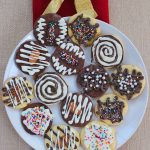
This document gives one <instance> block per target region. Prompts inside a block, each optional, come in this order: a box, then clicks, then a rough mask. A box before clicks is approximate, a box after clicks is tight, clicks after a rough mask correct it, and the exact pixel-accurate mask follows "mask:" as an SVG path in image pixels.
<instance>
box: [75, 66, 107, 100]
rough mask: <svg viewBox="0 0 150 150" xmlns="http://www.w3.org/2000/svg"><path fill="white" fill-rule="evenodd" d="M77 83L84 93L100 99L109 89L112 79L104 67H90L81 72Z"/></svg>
mask: <svg viewBox="0 0 150 150" xmlns="http://www.w3.org/2000/svg"><path fill="white" fill-rule="evenodd" d="M77 82H78V84H79V85H81V87H82V88H83V91H84V93H86V94H87V95H89V96H91V97H99V96H101V95H102V94H104V93H105V92H106V91H107V89H108V88H109V85H110V77H109V74H108V73H107V72H106V70H105V69H104V68H103V67H101V66H97V65H89V66H86V67H85V68H83V69H82V70H81V71H80V73H79V75H78V77H77Z"/></svg>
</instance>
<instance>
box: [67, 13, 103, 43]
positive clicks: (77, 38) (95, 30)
mask: <svg viewBox="0 0 150 150" xmlns="http://www.w3.org/2000/svg"><path fill="white" fill-rule="evenodd" d="M68 25H69V28H68V34H69V36H70V37H71V39H72V41H73V42H75V43H76V44H83V45H84V46H89V45H91V44H92V43H93V41H94V40H95V39H96V38H97V37H98V36H99V35H100V33H101V30H100V27H99V24H98V23H97V22H96V20H95V19H94V18H90V17H88V16H86V15H85V14H76V15H74V16H72V17H70V18H69V23H68Z"/></svg>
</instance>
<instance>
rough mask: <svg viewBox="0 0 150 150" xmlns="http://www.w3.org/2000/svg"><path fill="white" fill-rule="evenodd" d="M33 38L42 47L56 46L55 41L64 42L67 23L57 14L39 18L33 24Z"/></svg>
mask: <svg viewBox="0 0 150 150" xmlns="http://www.w3.org/2000/svg"><path fill="white" fill-rule="evenodd" d="M33 33H34V36H35V38H36V39H37V40H38V41H39V42H40V43H41V44H43V45H46V46H53V45H56V39H57V38H58V39H61V40H64V39H65V37H66V35H67V23H66V22H65V20H64V19H63V18H61V17H60V16H59V15H57V14H53V13H50V14H46V15H43V16H41V17H40V18H39V19H38V20H37V21H36V22H35V24H34V29H33Z"/></svg>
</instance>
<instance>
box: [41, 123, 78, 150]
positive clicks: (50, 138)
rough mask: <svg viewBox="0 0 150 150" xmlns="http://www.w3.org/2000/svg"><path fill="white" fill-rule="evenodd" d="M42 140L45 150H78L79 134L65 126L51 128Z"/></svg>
mask: <svg viewBox="0 0 150 150" xmlns="http://www.w3.org/2000/svg"><path fill="white" fill-rule="evenodd" d="M44 139H45V146H46V149H47V150H52V149H55V150H56V149H57V150H78V148H79V145H80V136H79V133H78V132H77V131H76V130H75V129H73V128H71V127H70V126H66V125H57V126H53V127H52V128H51V129H50V130H49V131H48V132H47V133H46V134H45V135H44Z"/></svg>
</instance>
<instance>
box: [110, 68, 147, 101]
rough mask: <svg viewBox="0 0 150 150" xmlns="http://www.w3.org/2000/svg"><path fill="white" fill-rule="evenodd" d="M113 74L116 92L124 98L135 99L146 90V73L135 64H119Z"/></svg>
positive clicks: (113, 87) (113, 85)
mask: <svg viewBox="0 0 150 150" xmlns="http://www.w3.org/2000/svg"><path fill="white" fill-rule="evenodd" d="M111 76H112V86H111V87H112V89H113V91H114V93H115V94H116V95H118V96H119V97H121V98H123V99H127V100H130V99H134V98H136V97H138V96H139V95H140V94H141V93H142V91H143V90H144V87H145V78H144V75H143V73H142V70H141V69H140V68H138V67H137V66H135V65H122V66H119V67H118V68H117V69H116V70H115V71H114V73H112V75H111Z"/></svg>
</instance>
